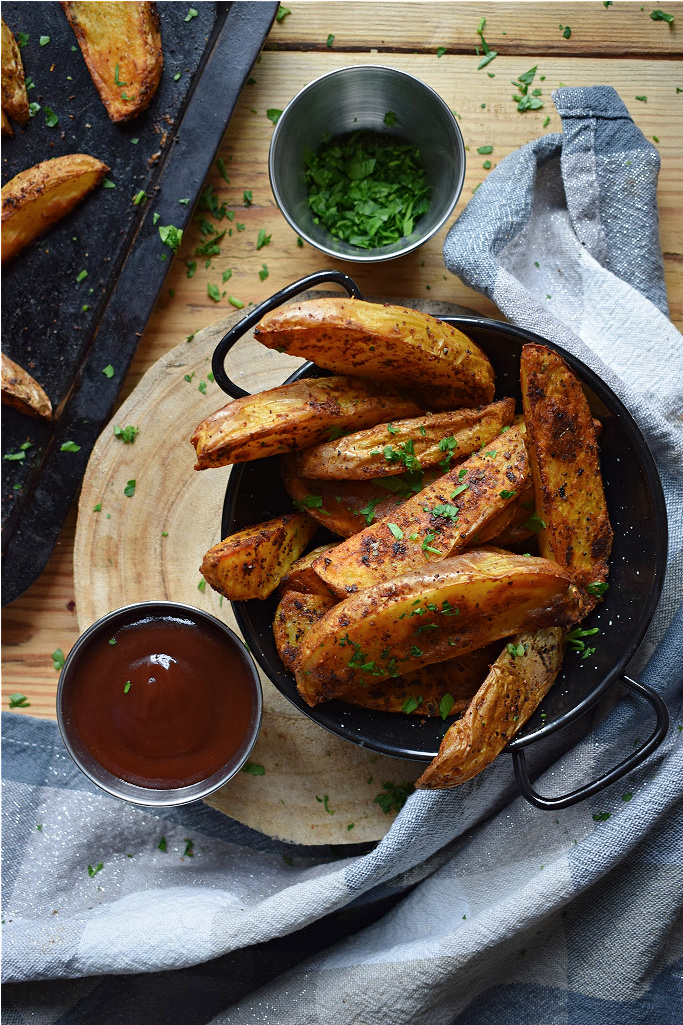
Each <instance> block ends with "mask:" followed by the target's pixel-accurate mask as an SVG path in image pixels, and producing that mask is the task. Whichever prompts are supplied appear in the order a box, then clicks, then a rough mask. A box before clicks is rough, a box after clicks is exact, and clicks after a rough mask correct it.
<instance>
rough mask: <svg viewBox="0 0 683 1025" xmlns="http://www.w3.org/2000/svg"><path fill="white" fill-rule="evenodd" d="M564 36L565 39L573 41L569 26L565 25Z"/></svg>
mask: <svg viewBox="0 0 683 1025" xmlns="http://www.w3.org/2000/svg"><path fill="white" fill-rule="evenodd" d="M562 35H563V36H564V38H565V39H571V36H572V30H571V29H570V27H569V25H565V27H564V31H563V33H562Z"/></svg>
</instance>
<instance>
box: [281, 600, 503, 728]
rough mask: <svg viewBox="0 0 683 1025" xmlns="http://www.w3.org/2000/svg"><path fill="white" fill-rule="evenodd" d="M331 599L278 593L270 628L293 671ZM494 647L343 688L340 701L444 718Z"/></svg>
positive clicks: (478, 676)
mask: <svg viewBox="0 0 683 1025" xmlns="http://www.w3.org/2000/svg"><path fill="white" fill-rule="evenodd" d="M335 604H336V600H335V599H331V600H330V599H329V598H325V597H323V596H322V595H317V594H296V593H295V592H294V591H288V592H287V594H285V595H284V597H283V598H282V600H281V602H280V604H279V605H278V607H277V610H276V612H275V620H274V622H273V634H274V637H275V646H276V648H277V650H278V654H279V655H280V658H281V659H282V661H283V663H284V664H285V666H286V667H287V669H289V671H290V672H291V673H294V674H295V673H296V670H297V666H298V661H299V652H300V649H301V644H302V643H303V640H304V638H305V637H306V635H307V633H308V632H309V631H310V629H311V627H312V626H313V625H314V624H315V623H317V622H319V621H320V620H321V619H322V618H323V616H324V615H325V613H326V612H329V611H330V609H331V608H333V607H334V605H335ZM499 648H500V645H499V644H498V643H495V644H493V645H491V644H490V645H488V646H487V647H485V648H481V649H479V650H478V651H471V652H469V653H468V654H467V655H463V656H462V657H461V658H453V659H450V660H449V661H448V662H439V663H437V664H436V665H430V666H428V667H427V668H426V669H420V670H417V671H415V672H413V673H406V674H405V675H404V676H398V677H393V678H391V679H388V680H380V681H379V682H373V683H371V684H369V685H368V686H366V687H357V688H356V689H354V690H350V691H347V692H346V693H345V694H344V701H348V702H349V703H350V704H352V705H360V706H361V707H363V708H374V709H377V710H379V711H382V712H403V713H406V714H409V715H410V714H413V715H417V716H440V717H441V718H442V719H446V718H448V716H452V715H457V714H458V713H459V712H462V710H463V709H464V708H467V706H468V704H469V702H470V700H471V698H472V696H473V695H474V694H475V692H476V691H477V689H478V688H479V686H480V685H481V682H482V680H483V679H484V678H485V677H486V674H487V672H488V670H489V666H490V664H491V662H492V661H493V660H494V659H495V658H496V656H497V655H498V651H499Z"/></svg>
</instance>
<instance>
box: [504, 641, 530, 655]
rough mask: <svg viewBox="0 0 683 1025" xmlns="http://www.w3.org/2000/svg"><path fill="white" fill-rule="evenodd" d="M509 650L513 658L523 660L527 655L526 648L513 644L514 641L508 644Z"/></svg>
mask: <svg viewBox="0 0 683 1025" xmlns="http://www.w3.org/2000/svg"><path fill="white" fill-rule="evenodd" d="M507 650H508V651H509V652H510V654H511V655H512V657H513V658H521V657H522V656H523V655H525V654H526V647H525V646H524V645H523V644H513V643H512V641H510V642H509V643H508V645H507Z"/></svg>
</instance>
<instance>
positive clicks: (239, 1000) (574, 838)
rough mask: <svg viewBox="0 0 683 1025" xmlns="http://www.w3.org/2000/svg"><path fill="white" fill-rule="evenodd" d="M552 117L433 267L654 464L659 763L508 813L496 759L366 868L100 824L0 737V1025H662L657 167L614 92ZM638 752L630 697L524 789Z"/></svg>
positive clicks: (265, 847)
mask: <svg viewBox="0 0 683 1025" xmlns="http://www.w3.org/2000/svg"><path fill="white" fill-rule="evenodd" d="M554 99H555V102H556V105H557V107H558V110H559V112H560V114H561V117H562V122H563V134H561V135H559V134H558V135H550V136H546V137H544V138H542V139H539V140H537V141H535V142H532V143H530V144H528V145H527V146H525V147H523V148H522V149H521V150H519V151H518V152H516V153H513V154H511V155H510V156H508V157H506V158H505V159H504V160H502V161H501V162H500V164H499V165H498V166H497V167H496V168H495V170H494V171H492V172H491V174H490V175H489V176H488V178H487V180H486V181H485V182H484V184H483V185H482V186H481V188H480V189H479V190H478V191H477V193H476V194H475V196H474V197H473V198H472V200H471V201H470V203H469V204H468V206H467V208H466V209H465V210H464V212H463V213H462V214H461V216H460V217H459V219H458V221H457V222H456V223H455V225H454V226H453V228H452V230H451V232H450V233H449V235H448V238H447V240H446V244H445V247H444V256H445V261H446V265H447V267H448V268H449V269H450V270H452V271H453V272H455V273H457V274H458V275H459V276H460V277H461V278H463V280H465V281H466V282H467V283H468V284H469V285H471V286H472V287H474V288H476V289H478V290H480V291H483V292H486V294H487V295H489V296H490V297H491V298H492V299H493V301H494V302H495V303H496V304H497V305H498V307H499V308H500V309H501V310H502V311H503V313H505V314H506V315H507V317H508V318H509V319H510V320H511V321H513V322H514V323H516V324H519V325H522V326H524V327H528V328H531V329H532V330H534V331H536V332H538V333H539V334H541V335H543V336H545V337H547V338H549V339H552V340H555V341H557V342H559V343H560V344H561V345H563V346H564V347H566V348H567V349H569V350H571V351H572V352H574V353H575V354H576V355H577V356H579V357H580V358H581V359H582V360H584V362H586V363H587V364H588V365H589V366H591V367H592V368H593V369H594V370H595V371H596V372H597V373H598V374H600V375H601V376H602V377H603V378H604V379H605V380H606V381H607V382H608V383H609V385H610V386H611V387H612V388H613V390H614V391H616V392H617V394H619V395H620V397H621V398H622V400H623V401H624V402H625V403H626V404H627V405H628V407H629V408H630V410H631V412H632V413H633V415H634V416H635V417H636V419H637V420H638V422H639V424H640V427H641V429H642V430H643V432H644V434H645V436H646V437H647V439H648V441H649V443H650V446H651V448H652V450H653V453H654V455H655V458H656V460H657V463H658V467H659V470H660V474H661V477H662V481H663V484H664V489H665V493H666V499H667V506H668V511H669V522H670V551H669V568H668V573H667V579H666V584H665V589H664V594H663V597H662V600H661V602H660V607H659V609H658V611H657V613H656V616H655V620H654V621H653V625H652V628H651V630H650V633H649V635H648V638H647V641H646V644H645V646H644V648H643V651H642V653H641V656H640V660H639V663H638V671H639V672H640V675H641V678H642V679H643V680H644V681H645V682H646V683H649V684H650V685H651V686H653V687H655V688H656V689H657V690H658V691H659V693H660V694H661V695H662V696H663V697H664V698H665V700H666V701H667V703H668V706H669V709H670V711H671V714H672V727H671V729H670V731H669V734H668V736H667V738H666V740H665V742H664V744H663V745H662V746H661V747H660V748H659V749H658V750H657V752H656V753H655V754H654V755H652V756H651V757H650V758H649V759H648V760H647V761H646V762H645V763H643V764H642V765H641V766H640V767H639V768H638V769H637V770H635V771H634V772H633V773H631V774H630V775H629V776H628V778H627V779H625V780H622V781H621V782H620V783H618V784H616V785H614V786H612V787H611V788H610V789H608V790H606V791H603V792H602V793H601V794H600V795H598V796H597V797H594V798H592V799H589V800H587V801H586V802H584V803H583V804H581V805H578V806H576V807H573V808H569V809H566V810H564V811H560V812H556V813H548V812H542V811H539V810H537V809H535V808H533V807H531V806H530V805H529V804H527V803H525V802H524V801H523V800H522V799H521V798H520V797H519V796H517V795H516V790H515V787H514V783H513V779H512V773H511V766H510V760H509V759H508V758H505V757H501V758H499V759H498V760H497V761H496V762H495V763H494V765H493V766H491V768H490V769H489V770H487V771H486V772H485V773H483V774H482V775H480V776H478V777H476V778H475V779H473V780H471V781H470V782H469V783H466V784H465V785H464V786H461V787H459V788H457V789H456V790H453V791H446V792H418V793H416V794H414V795H413V796H411V797H410V799H409V800H408V802H407V803H406V805H405V807H404V808H403V810H402V812H401V813H400V814H399V815H398V817H397V819H396V821H395V822H394V823H393V825H392V828H391V829H390V831H389V833H388V834H387V836H386V837H385V838H384V840H382V841H381V843H379V844H378V845H377V846H376V847H375V848H374V849H371V850H366V849H362V848H359V847H354V846H349V847H347V848H329V849H324V848H323V849H321V848H318V847H315V848H312V847H293V846H292V845H288V844H283V843H280V842H278V841H275V840H271V839H269V838H268V837H265V836H262V835H260V834H258V833H255V832H254V831H252V830H249V829H247V828H246V827H244V826H242V825H240V824H238V823H236V822H233V821H231V820H229V819H227V818H225V817H224V816H222V815H220V814H219V813H218V812H216V811H214V810H212V809H210V808H208V807H206V806H204V805H201V804H200V805H198V806H191V807H187V808H183V809H175V810H165V811H160V812H157V811H150V810H146V809H137V808H133V807H130V806H127V805H125V804H123V803H121V802H118V801H115V800H114V799H112V798H109V797H108V796H106V795H105V794H103V793H101V792H99V791H97V790H96V789H95V788H94V787H92V786H91V785H90V784H89V783H88V781H87V780H86V779H85V777H83V776H82V775H81V774H80V772H79V771H78V770H77V769H76V768H75V767H74V765H73V764H72V762H71V761H70V759H69V757H68V755H67V753H66V751H65V750H64V748H63V746H62V744H61V741H60V739H59V736H58V732H57V730H56V727H55V725H54V724H53V723H50V722H44V721H39V720H35V719H31V718H29V717H26V716H18V715H14V714H4V715H3V763H2V764H3V777H4V779H3V785H4V800H3V841H4V845H3V846H4V864H3V873H4V877H3V925H2V935H3V955H4V956H3V971H4V977H5V981H6V982H8V983H11V984H12V985H6V986H5V987H4V992H3V997H4V1016H5V1020H6V1022H7V1023H8V1025H10V1023H12V1025H13V1023H19V1022H28V1021H31V1022H40V1023H42V1025H52V1023H57V1022H59V1023H63V1025H67V1023H69V1025H76V1023H83V1025H85V1023H94V1022H97V1023H112V1025H114V1023H119V1022H121V1023H124V1022H125V1023H126V1025H137V1023H140V1025H142V1023H144V1025H155V1023H160V1025H161V1023H164V1025H165V1023H174V1022H178V1023H182V1025H194V1023H200V1022H201V1023H208V1022H215V1023H225V1025H228V1023H229V1025H256V1023H268V1025H358V1023H361V1022H362V1023H363V1025H422V1023H424V1025H427V1023H429V1025H442V1023H443V1025H446V1023H448V1025H455V1023H465V1022H466V1023H467V1025H489V1023H494V1022H495V1023H496V1025H512V1023H514V1025H518V1023H519V1022H520V1021H522V1022H525V1023H532V1025H598V1023H600V1025H605V1023H610V1025H624V1023H626V1022H628V1023H629V1025H632V1023H634V1025H635V1023H646V1022H647V1023H648V1025H650V1023H656V1025H666V1023H671V1025H673V1022H674V1021H679V1020H680V1009H681V995H682V993H681V984H680V983H681V980H680V969H681V963H680V961H678V962H677V961H676V956H677V954H676V943H675V936H674V931H675V928H676V920H677V917H678V916H679V915H680V911H681V904H682V903H683V849H682V845H681V837H682V836H683V808H682V804H683V801H682V796H683V757H682V747H683V741H682V734H681V730H682V728H683V708H682V703H683V679H682V676H683V674H682V672H681V666H682V665H683V607H682V606H681V598H682V596H683V586H682V582H681V569H682V566H683V543H682V542H683V436H682V434H681V421H680V411H681V409H683V357H682V353H683V346H682V344H681V337H680V335H679V334H678V333H677V332H676V331H675V330H674V328H673V327H672V325H671V324H670V322H669V321H668V319H667V316H666V312H667V308H666V295H665V289H664V277H663V271H662V259H661V252H660V249H659V239H658V231H657V208H656V200H655V192H656V182H657V173H658V167H659V162H658V156H657V153H656V151H655V150H654V148H653V147H652V146H651V145H650V144H649V143H648V142H647V141H646V140H645V139H644V137H643V136H642V134H641V133H640V132H639V131H638V129H637V128H636V127H635V126H634V124H633V122H632V121H631V119H630V117H629V115H628V112H627V110H626V108H625V107H624V106H623V104H622V103H621V101H620V100H619V98H618V96H617V95H616V94H615V93H614V91H613V90H611V89H608V88H603V87H599V88H591V89H562V90H559V91H558V92H557V93H556V94H555V95H554ZM546 257H547V259H546ZM550 258H552V259H550ZM558 263H559V264H560V265H561V267H562V270H563V275H562V279H563V284H562V287H561V288H558V283H557V280H556V276H555V277H554V278H553V281H552V285H553V287H552V290H551V289H550V288H549V287H548V286H549V279H548V275H549V274H550V273H551V272H550V271H549V270H548V267H550V266H551V265H552V266H557V265H558ZM548 294H551V295H552V296H553V301H552V303H551V302H549V301H548V299H547V298H546V297H547V295H548ZM646 731H647V732H649V724H648V723H647V722H644V721H643V714H642V705H641V704H640V703H639V702H636V701H635V700H634V699H632V698H631V697H629V696H628V695H626V696H624V697H623V699H622V700H621V701H620V702H619V703H618V704H616V705H614V707H613V708H612V710H611V711H610V713H609V714H608V715H607V716H606V717H605V718H604V719H603V720H602V722H601V724H600V725H599V726H597V727H596V729H595V730H594V731H593V733H592V734H590V735H589V736H588V737H586V738H585V740H583V741H582V742H581V743H580V744H579V745H578V746H577V747H576V748H574V749H573V750H572V751H571V752H570V753H569V754H568V755H566V756H565V757H564V758H563V760H562V764H561V766H559V765H555V766H550V767H549V768H548V769H547V771H546V772H545V774H544V775H543V776H542V778H541V779H540V780H539V789H540V790H541V791H544V789H545V792H547V791H548V790H551V789H552V785H553V781H554V780H556V779H557V778H561V780H562V785H563V788H564V789H571V788H572V787H573V786H574V785H578V784H579V783H580V782H582V781H584V780H586V779H587V778H588V777H589V776H592V775H596V774H598V773H599V772H600V771H601V770H602V769H604V768H605V767H606V766H607V765H610V764H614V763H615V762H616V761H619V760H620V758H621V757H622V755H623V751H624V750H625V749H628V748H631V747H632V746H633V745H634V744H637V743H638V742H639V741H641V740H642V739H643V736H644V733H645V732H646ZM162 836H164V837H165V838H166V845H165V846H166V849H165V850H161V849H160V848H159V841H160V838H161V837H162ZM188 839H191V840H192V856H190V855H189V853H188V847H187V840H188ZM283 855H284V856H285V857H283ZM100 864H101V867H100ZM41 980H42V981H41Z"/></svg>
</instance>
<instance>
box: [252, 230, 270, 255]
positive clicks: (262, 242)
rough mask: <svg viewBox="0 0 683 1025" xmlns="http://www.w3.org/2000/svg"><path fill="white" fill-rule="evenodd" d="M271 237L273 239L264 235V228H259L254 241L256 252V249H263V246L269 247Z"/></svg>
mask: <svg viewBox="0 0 683 1025" xmlns="http://www.w3.org/2000/svg"><path fill="white" fill-rule="evenodd" d="M272 237H273V236H272V235H267V234H266V229H265V228H261V229H260V231H259V233H258V238H257V240H256V248H257V250H258V249H263V247H264V246H268V245H270V240H271V238H272Z"/></svg>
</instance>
